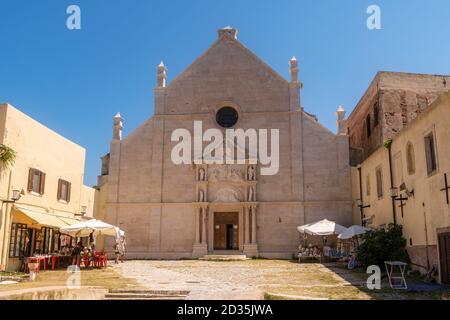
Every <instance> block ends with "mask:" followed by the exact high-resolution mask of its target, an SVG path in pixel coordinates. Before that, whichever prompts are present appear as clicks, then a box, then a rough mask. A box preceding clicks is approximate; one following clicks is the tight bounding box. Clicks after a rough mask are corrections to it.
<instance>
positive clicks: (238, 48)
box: [167, 38, 288, 88]
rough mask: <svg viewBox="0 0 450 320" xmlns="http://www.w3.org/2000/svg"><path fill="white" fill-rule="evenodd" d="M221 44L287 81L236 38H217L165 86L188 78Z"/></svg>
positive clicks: (284, 81) (283, 81) (277, 77)
mask: <svg viewBox="0 0 450 320" xmlns="http://www.w3.org/2000/svg"><path fill="white" fill-rule="evenodd" d="M222 45H226V46H227V47H229V48H230V47H231V48H233V49H232V50H234V53H235V54H236V55H243V56H246V57H247V58H249V59H250V60H252V61H253V62H255V63H257V64H259V65H260V67H261V70H264V71H266V72H267V73H269V74H270V75H271V76H272V77H273V78H274V79H276V80H277V81H280V82H282V83H284V84H288V81H287V80H286V79H285V78H283V77H282V76H281V75H280V74H279V73H278V72H276V71H275V70H274V69H272V68H271V67H270V66H269V65H268V64H267V63H265V62H264V61H263V60H261V59H260V58H259V57H258V56H257V55H256V54H254V53H253V52H252V51H251V50H250V49H248V48H247V47H245V46H244V45H243V44H242V43H241V42H239V41H238V40H237V39H227V38H219V39H217V40H216V41H215V42H214V43H213V44H212V45H211V46H210V47H209V48H208V49H207V50H206V51H205V52H204V53H203V54H202V55H200V56H199V57H198V58H197V59H195V60H194V61H193V62H192V63H191V64H190V65H189V66H188V67H187V68H186V69H184V71H182V72H181V73H180V74H179V75H178V76H176V77H175V78H174V79H173V80H172V81H170V82H169V84H168V85H167V87H169V88H170V87H171V86H173V85H175V84H176V83H177V82H178V81H181V80H184V79H185V78H189V77H190V75H191V74H195V73H196V68H197V67H198V66H199V65H201V64H202V63H203V62H204V61H205V60H207V59H208V57H209V56H210V55H213V54H215V51H216V50H217V49H218V48H219V47H220V46H222Z"/></svg>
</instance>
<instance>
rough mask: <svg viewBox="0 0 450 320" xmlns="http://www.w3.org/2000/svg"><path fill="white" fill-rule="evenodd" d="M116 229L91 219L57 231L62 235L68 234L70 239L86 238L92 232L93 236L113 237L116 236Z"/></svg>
mask: <svg viewBox="0 0 450 320" xmlns="http://www.w3.org/2000/svg"><path fill="white" fill-rule="evenodd" d="M116 228H117V227H115V226H113V225H111V224H109V223H106V222H103V221H100V220H96V219H91V220H87V221H83V222H79V223H76V224H73V225H71V226H66V227H62V228H60V229H59V230H60V231H61V232H62V233H65V234H68V235H70V236H72V237H87V236H89V235H90V234H91V233H92V232H93V233H94V236H98V235H105V236H113V237H115V236H116V234H117V230H116Z"/></svg>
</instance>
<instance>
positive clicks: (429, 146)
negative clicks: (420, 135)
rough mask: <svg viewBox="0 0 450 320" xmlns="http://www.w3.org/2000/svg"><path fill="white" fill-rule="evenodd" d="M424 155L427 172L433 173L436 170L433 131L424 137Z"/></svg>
mask: <svg viewBox="0 0 450 320" xmlns="http://www.w3.org/2000/svg"><path fill="white" fill-rule="evenodd" d="M425 156H426V159H427V173H428V175H431V174H433V173H434V172H435V171H436V170H437V159H436V148H435V144H434V135H433V133H430V134H428V135H427V136H426V137H425Z"/></svg>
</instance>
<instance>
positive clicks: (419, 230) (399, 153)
mask: <svg viewBox="0 0 450 320" xmlns="http://www.w3.org/2000/svg"><path fill="white" fill-rule="evenodd" d="M449 80H450V79H449V77H447V76H433V75H413V74H402V73H380V74H378V75H377V77H376V79H375V80H374V83H373V84H375V85H372V86H371V87H370V88H369V89H368V91H367V92H366V94H365V96H364V97H363V99H362V100H361V102H360V104H359V105H358V106H357V107H356V108H355V110H354V111H353V113H352V115H351V116H350V117H349V119H348V120H347V127H348V132H349V134H350V143H351V145H350V147H351V148H352V152H353V155H355V154H356V153H355V150H356V151H357V152H359V156H354V157H353V158H352V162H353V164H355V165H357V166H355V167H354V168H352V185H353V191H352V193H353V200H354V206H353V212H354V221H355V222H356V223H364V222H365V223H366V225H367V226H370V227H375V228H377V227H383V226H385V225H387V224H389V223H393V222H396V223H398V224H400V225H402V226H403V233H404V237H405V238H406V240H407V249H408V252H409V255H410V258H411V260H412V263H413V267H415V268H416V269H418V270H420V271H422V272H425V271H427V270H430V268H431V267H433V266H435V267H436V269H438V270H439V279H440V281H442V282H444V283H450V205H449V196H450V189H449V188H448V186H450V176H448V175H449V173H450V144H449V143H448V140H447V139H449V138H450V128H449V124H450V93H449V90H450V82H449ZM369 97H371V98H369ZM374 97H376V98H374ZM376 117H378V118H376ZM391 139H392V140H391ZM390 141H392V142H391V143H389V142H390ZM383 144H384V145H383ZM389 149H390V150H389ZM358 159H359V162H358ZM361 160H363V161H361Z"/></svg>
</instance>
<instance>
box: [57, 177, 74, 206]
mask: <svg viewBox="0 0 450 320" xmlns="http://www.w3.org/2000/svg"><path fill="white" fill-rule="evenodd" d="M71 186H72V184H71V183H70V182H68V181H66V180H63V179H59V180H58V200H63V201H66V202H69V201H70V190H71Z"/></svg>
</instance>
